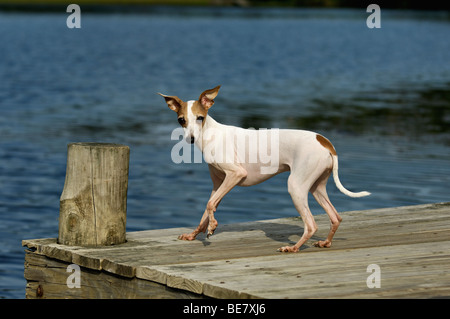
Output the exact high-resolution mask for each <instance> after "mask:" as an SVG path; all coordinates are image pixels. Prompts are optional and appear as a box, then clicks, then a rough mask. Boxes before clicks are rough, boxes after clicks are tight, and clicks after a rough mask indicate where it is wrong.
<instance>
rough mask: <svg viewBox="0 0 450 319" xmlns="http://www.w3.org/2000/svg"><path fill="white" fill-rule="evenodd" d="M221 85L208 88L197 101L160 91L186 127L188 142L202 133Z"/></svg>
mask: <svg viewBox="0 0 450 319" xmlns="http://www.w3.org/2000/svg"><path fill="white" fill-rule="evenodd" d="M219 89H220V85H219V86H217V87H215V88H214V89H211V90H206V91H204V92H203V93H202V94H200V97H199V98H198V100H197V101H194V100H192V101H187V102H184V101H183V100H181V99H180V98H178V97H177V96H169V95H164V94H161V93H158V94H159V95H161V96H162V97H163V98H164V99H165V100H166V103H167V106H168V107H169V109H171V110H172V111H174V112H176V113H177V116H178V123H180V125H181V126H182V127H183V129H184V138H185V140H186V142H187V143H191V144H192V143H194V142H195V141H196V140H197V139H198V138H199V137H200V135H201V132H202V128H203V125H204V124H205V120H206V116H207V115H208V110H209V109H210V108H211V106H213V104H214V99H215V97H216V96H217V94H219Z"/></svg>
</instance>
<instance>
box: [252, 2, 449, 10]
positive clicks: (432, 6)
mask: <svg viewBox="0 0 450 319" xmlns="http://www.w3.org/2000/svg"><path fill="white" fill-rule="evenodd" d="M248 2H249V3H250V4H251V5H255V6H258V5H269V6H275V5H279V6H296V7H331V8H333V7H334V8H339V7H344V8H345V7H347V8H355V7H356V8H361V7H367V6H368V5H369V4H371V3H375V4H378V5H379V6H380V7H381V8H390V9H414V10H450V1H434V0H427V1H424V0H422V1H416V0H414V1H413V0H389V1H381V0H370V1H367V0H363V1H361V0H279V1H276V0H248Z"/></svg>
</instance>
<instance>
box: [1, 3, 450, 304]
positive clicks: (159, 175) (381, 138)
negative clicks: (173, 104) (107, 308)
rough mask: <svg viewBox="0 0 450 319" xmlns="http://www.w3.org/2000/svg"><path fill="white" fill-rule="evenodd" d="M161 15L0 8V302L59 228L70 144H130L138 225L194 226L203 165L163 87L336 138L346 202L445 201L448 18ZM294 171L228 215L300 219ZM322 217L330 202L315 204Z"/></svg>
mask: <svg viewBox="0 0 450 319" xmlns="http://www.w3.org/2000/svg"><path fill="white" fill-rule="evenodd" d="M367 16H368V14H367V13H366V12H365V8H364V9H362V10H278V9H265V10H264V9H252V11H241V9H223V8H222V9H218V8H214V9H177V8H169V9H160V10H156V11H155V13H148V14H126V15H122V14H109V15H106V14H105V15H102V14H92V13H82V28H81V29H68V28H67V27H66V18H67V13H65V12H62V13H61V14H56V13H55V14H19V13H0V40H1V45H0V57H1V59H0V107H1V114H0V243H1V245H0V298H23V297H24V289H25V280H24V279H23V262H24V254H23V249H22V247H21V240H22V239H25V238H42V237H56V236H57V232H58V215H59V196H60V195H61V191H62V188H63V185H64V178H65V166H66V148H67V144H68V143H70V142H81V141H84V142H88V141H96V142H114V143H123V144H127V145H129V146H130V148H131V159H130V176H129V192H128V219H127V229H128V231H137V230H145V229H155V228H166V227H179V226H192V227H194V226H196V224H197V222H198V221H199V219H200V217H201V215H202V213H203V211H204V206H205V204H206V201H207V199H208V196H209V193H210V187H211V182H210V179H209V173H208V169H207V165H206V164H204V163H203V164H179V165H177V164H174V163H173V162H172V161H171V157H170V152H171V149H172V147H173V146H174V145H175V144H176V143H177V141H172V140H171V139H170V135H171V132H172V130H173V129H174V128H176V127H177V122H176V116H175V114H174V113H173V112H172V111H170V110H169V109H168V108H167V106H166V104H165V103H164V101H163V100H162V98H161V97H160V96H158V95H156V94H155V93H156V92H162V93H165V94H171V95H178V96H179V97H181V98H183V99H193V98H197V97H198V95H199V94H200V93H201V92H202V91H203V90H205V89H209V88H212V87H214V86H216V85H218V84H221V85H222V89H221V91H220V94H219V96H218V97H217V98H216V103H215V105H214V107H213V108H212V109H211V111H210V112H211V114H212V115H213V116H214V117H215V119H216V120H218V121H220V122H223V123H227V124H233V125H239V126H244V127H256V128H268V127H279V128H303V129H310V130H314V131H317V132H320V133H321V134H323V135H325V136H327V137H328V138H329V139H330V140H331V141H332V142H333V144H334V145H335V147H336V149H337V151H338V154H339V160H340V163H339V166H340V171H339V172H340V177H341V181H342V182H343V184H344V185H345V186H346V187H347V188H349V189H351V190H354V191H360V190H367V191H370V192H372V194H373V195H372V196H370V197H366V198H362V199H351V198H349V197H346V196H344V195H343V194H341V193H340V192H339V191H338V190H337V189H336V187H335V186H334V183H332V182H330V183H329V187H328V189H329V194H330V198H331V200H332V202H333V203H334V205H335V206H336V208H337V209H338V210H339V211H346V210H358V209H371V208H379V207H393V206H400V205H411V204H422V203H430V202H441V201H448V200H450V196H449V191H448V185H449V184H450V161H449V160H450V152H449V151H450V63H449V62H450V23H449V22H450V20H449V19H448V15H446V14H442V13H432V12H431V13H426V14H418V13H411V12H403V11H396V12H393V11H388V10H382V28H381V29H377V30H375V29H368V28H367V27H366V24H365V21H366V18H367ZM286 178H287V175H285V174H282V175H279V176H277V177H275V178H273V179H271V180H269V181H267V182H265V183H263V184H260V185H257V186H254V187H251V188H236V189H234V190H232V191H231V193H230V194H229V195H228V196H227V197H225V199H224V200H223V201H222V203H221V206H220V207H219V209H218V211H217V213H216V217H217V219H218V221H219V227H220V224H224V223H233V222H241V221H249V220H260V219H268V218H278V217H286V216H296V215H297V212H296V211H295V209H294V207H293V205H292V203H291V199H290V197H289V195H288V193H287V186H286ZM310 207H311V210H312V211H313V213H314V214H320V213H322V211H321V208H320V207H319V206H318V205H317V204H316V203H315V202H314V200H311V201H310Z"/></svg>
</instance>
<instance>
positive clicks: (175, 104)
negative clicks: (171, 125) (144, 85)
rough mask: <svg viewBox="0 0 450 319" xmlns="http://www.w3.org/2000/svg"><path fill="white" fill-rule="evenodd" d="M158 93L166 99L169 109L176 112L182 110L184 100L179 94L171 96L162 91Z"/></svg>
mask: <svg viewBox="0 0 450 319" xmlns="http://www.w3.org/2000/svg"><path fill="white" fill-rule="evenodd" d="M158 94H159V95H161V96H162V97H163V98H164V99H165V100H166V103H167V106H168V107H169V109H171V110H172V111H174V112H178V111H179V110H180V108H181V104H182V103H183V101H182V100H180V99H179V98H178V97H177V96H169V95H164V94H161V93H158Z"/></svg>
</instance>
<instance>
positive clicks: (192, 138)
mask: <svg viewBox="0 0 450 319" xmlns="http://www.w3.org/2000/svg"><path fill="white" fill-rule="evenodd" d="M194 140H195V139H194V137H193V136H191V144H194Z"/></svg>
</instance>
